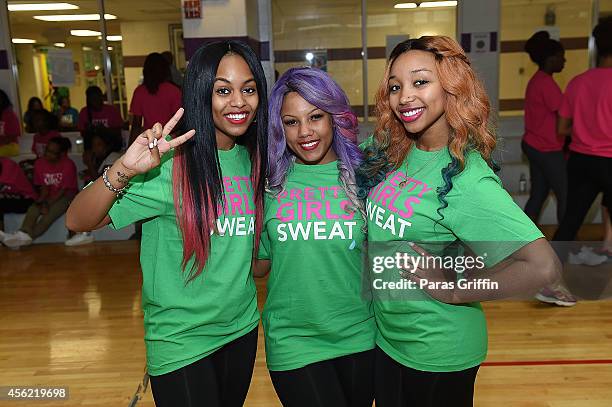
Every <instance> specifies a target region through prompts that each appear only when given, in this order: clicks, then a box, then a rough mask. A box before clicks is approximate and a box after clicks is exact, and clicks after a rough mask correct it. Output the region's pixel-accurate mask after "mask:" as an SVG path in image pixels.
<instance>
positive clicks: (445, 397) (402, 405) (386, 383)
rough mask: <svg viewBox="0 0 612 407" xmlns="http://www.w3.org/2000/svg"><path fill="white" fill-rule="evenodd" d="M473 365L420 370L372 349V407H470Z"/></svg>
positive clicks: (472, 388)
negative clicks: (435, 370)
mask: <svg viewBox="0 0 612 407" xmlns="http://www.w3.org/2000/svg"><path fill="white" fill-rule="evenodd" d="M479 367H480V366H476V367H473V368H470V369H466V370H461V371H459V372H423V371H420V370H415V369H411V368H409V367H406V366H404V365H401V364H399V363H398V362H396V361H395V360H393V359H391V358H390V357H389V356H387V354H386V353H385V352H383V351H382V349H380V348H378V347H377V348H376V407H450V406H452V407H472V406H473V399H474V382H475V380H476V374H477V373H478V368H479Z"/></svg>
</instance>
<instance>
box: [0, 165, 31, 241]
mask: <svg viewBox="0 0 612 407" xmlns="http://www.w3.org/2000/svg"><path fill="white" fill-rule="evenodd" d="M37 198H38V195H37V194H36V191H34V188H33V187H32V184H30V181H29V180H28V178H27V177H26V175H25V174H24V173H23V170H22V169H21V167H20V166H19V164H17V163H16V162H15V161H13V160H11V159H10V158H5V157H0V242H2V241H4V238H5V237H6V234H5V233H4V214H5V213H25V212H26V211H27V210H28V208H29V207H30V205H32V203H33V202H34V200H36V199H37Z"/></svg>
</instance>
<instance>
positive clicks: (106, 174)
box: [102, 167, 129, 198]
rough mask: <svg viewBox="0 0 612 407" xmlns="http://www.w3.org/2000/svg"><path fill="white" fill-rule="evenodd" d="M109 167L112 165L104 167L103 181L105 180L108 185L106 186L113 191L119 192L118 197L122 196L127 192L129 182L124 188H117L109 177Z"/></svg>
mask: <svg viewBox="0 0 612 407" xmlns="http://www.w3.org/2000/svg"><path fill="white" fill-rule="evenodd" d="M109 168H110V167H106V168H105V169H104V172H103V173H102V181H104V185H106V188H108V189H109V190H110V191H111V192H114V193H115V194H117V198H121V195H123V194H124V193H125V191H126V190H127V188H128V186H129V184H127V185H125V186H124V187H123V188H115V187H114V186H113V184H111V182H110V181H109V179H108V169H109Z"/></svg>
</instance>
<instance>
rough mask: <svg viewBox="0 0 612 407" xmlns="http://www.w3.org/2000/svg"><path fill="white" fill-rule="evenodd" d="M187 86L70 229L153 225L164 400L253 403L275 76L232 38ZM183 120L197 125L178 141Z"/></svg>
mask: <svg viewBox="0 0 612 407" xmlns="http://www.w3.org/2000/svg"><path fill="white" fill-rule="evenodd" d="M184 89H185V92H184V94H183V106H184V107H185V108H184V110H183V109H179V111H178V112H177V113H176V114H175V115H174V117H173V118H172V119H170V121H169V122H168V123H167V124H166V126H164V127H163V129H162V126H161V125H160V124H159V123H156V124H155V125H154V126H153V128H152V129H149V130H147V131H145V132H144V133H142V134H141V135H139V136H138V137H137V138H136V140H135V142H134V143H133V144H132V145H131V146H130V147H129V148H128V150H127V151H126V153H125V154H124V155H123V156H122V157H121V158H120V159H118V160H117V161H116V162H115V163H114V164H113V165H112V166H111V167H110V168H109V169H107V170H105V172H104V174H103V176H102V177H100V178H99V179H98V180H96V181H95V182H94V183H92V184H91V185H90V186H89V187H88V188H86V189H85V190H83V191H82V192H81V193H80V194H79V195H78V196H77V197H76V198H75V200H74V201H73V203H72V205H71V207H70V208H69V210H68V213H67V217H66V224H67V226H68V228H69V229H71V230H75V231H87V230H93V229H95V228H99V227H101V226H103V225H107V224H111V225H112V227H114V228H121V227H124V226H127V225H129V224H131V223H134V222H137V221H144V223H143V227H142V233H143V238H142V242H141V255H140V260H141V266H142V267H141V268H142V273H143V288H142V304H143V310H144V315H145V344H146V349H147V369H148V372H149V374H150V375H151V384H152V390H153V396H154V398H155V403H156V405H157V406H162V407H165V406H172V407H176V406H192V405H202V406H224V407H233V406H241V405H243V403H244V399H245V398H246V394H247V391H248V388H249V384H250V381H251V375H252V373H253V365H254V361H255V353H256V351H257V326H258V323H259V312H258V310H257V297H256V290H255V283H254V281H253V276H252V274H251V272H250V269H251V259H252V256H253V253H256V252H257V250H258V243H259V238H260V234H261V229H262V209H263V208H262V200H263V195H264V179H265V169H266V167H267V160H266V153H267V148H266V145H267V140H266V134H267V121H268V120H267V98H266V89H267V87H266V80H265V76H264V72H263V69H262V67H261V65H260V63H259V60H258V59H257V56H256V55H255V53H254V52H253V50H252V49H251V48H249V47H248V46H247V45H245V44H242V43H240V42H236V41H222V42H216V43H211V44H207V45H205V46H203V47H202V48H200V49H199V50H198V51H197V52H196V53H195V54H194V55H193V56H192V57H191V60H190V63H189V68H188V69H187V73H186V77H185V88H184ZM181 117H182V122H181V126H180V127H181V128H182V129H183V130H184V131H186V132H185V133H184V134H183V135H181V136H178V137H174V138H169V137H168V134H169V133H171V132H172V130H173V129H174V127H175V126H176V125H177V123H178V122H179V120H180V119H181ZM118 196H119V198H118Z"/></svg>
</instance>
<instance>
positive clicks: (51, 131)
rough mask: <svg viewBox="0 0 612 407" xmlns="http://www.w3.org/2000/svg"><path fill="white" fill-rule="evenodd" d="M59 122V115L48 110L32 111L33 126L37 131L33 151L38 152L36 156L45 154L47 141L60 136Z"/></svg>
mask: <svg viewBox="0 0 612 407" xmlns="http://www.w3.org/2000/svg"><path fill="white" fill-rule="evenodd" d="M57 124H58V119H57V117H56V116H55V115H53V114H52V113H50V112H48V111H46V110H37V111H34V112H33V113H32V126H33V127H34V131H35V134H34V139H33V141H32V152H33V153H34V154H36V158H41V157H42V156H44V155H45V149H46V148H47V143H49V141H50V140H51V139H53V138H55V137H58V136H60V133H59V131H58V130H57Z"/></svg>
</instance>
